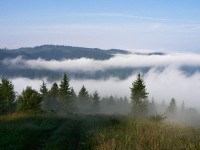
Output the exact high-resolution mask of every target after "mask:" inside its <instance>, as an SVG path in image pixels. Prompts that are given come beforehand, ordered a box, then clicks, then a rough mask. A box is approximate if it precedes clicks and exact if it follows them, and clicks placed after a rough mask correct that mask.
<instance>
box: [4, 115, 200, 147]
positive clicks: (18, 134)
mask: <svg viewBox="0 0 200 150" xmlns="http://www.w3.org/2000/svg"><path fill="white" fill-rule="evenodd" d="M0 149H1V150H4V149H5V150H6V149H11V150H21V149H29V150H31V149H45V150H49V149H52V150H61V149H69V150H75V149H98V150H114V149H125V150H128V149H138V150H140V149H148V150H151V149H152V150H156V149H157V150H160V149H170V150H171V149H172V150H173V149H175V150H176V149H191V150H198V149H200V131H199V129H195V128H192V127H181V126H177V125H170V124H166V123H159V122H152V121H149V120H136V119H132V118H128V117H123V116H106V115H96V116H95V115H68V116H62V117H60V116H57V115H52V114H12V115H6V116H1V117H0Z"/></svg>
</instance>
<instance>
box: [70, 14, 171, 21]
mask: <svg viewBox="0 0 200 150" xmlns="http://www.w3.org/2000/svg"><path fill="white" fill-rule="evenodd" d="M68 15H72V16H85V17H120V18H132V19H141V20H150V21H167V20H169V19H165V18H154V17H149V16H137V15H128V14H119V13H69V14H68Z"/></svg>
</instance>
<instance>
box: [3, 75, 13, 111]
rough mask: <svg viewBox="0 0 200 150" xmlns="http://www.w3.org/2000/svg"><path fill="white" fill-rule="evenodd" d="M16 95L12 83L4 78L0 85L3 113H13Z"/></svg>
mask: <svg viewBox="0 0 200 150" xmlns="http://www.w3.org/2000/svg"><path fill="white" fill-rule="evenodd" d="M15 98H16V94H15V91H14V86H13V84H12V82H11V81H9V80H8V79H6V78H2V80H1V84H0V105H1V106H0V109H1V110H0V111H1V112H2V113H7V112H12V111H14V109H15Z"/></svg>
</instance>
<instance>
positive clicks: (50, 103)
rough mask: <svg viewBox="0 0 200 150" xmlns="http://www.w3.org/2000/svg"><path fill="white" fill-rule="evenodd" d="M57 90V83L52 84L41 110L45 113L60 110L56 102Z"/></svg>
mask: <svg viewBox="0 0 200 150" xmlns="http://www.w3.org/2000/svg"><path fill="white" fill-rule="evenodd" d="M58 95H59V89H58V85H57V83H53V85H52V86H51V89H50V90H49V92H48V95H47V98H46V99H45V100H44V102H43V109H44V110H45V111H51V112H56V111H58V110H59V109H60V107H59V106H60V103H59V101H58Z"/></svg>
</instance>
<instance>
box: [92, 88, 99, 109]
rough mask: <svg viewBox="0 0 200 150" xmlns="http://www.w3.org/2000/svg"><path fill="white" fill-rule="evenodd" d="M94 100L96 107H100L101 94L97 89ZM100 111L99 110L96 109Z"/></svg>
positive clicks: (93, 96)
mask: <svg viewBox="0 0 200 150" xmlns="http://www.w3.org/2000/svg"><path fill="white" fill-rule="evenodd" d="M92 100H93V106H94V109H99V104H100V96H99V93H98V92H97V91H95V92H94V93H93V95H92ZM96 111H98V110H96Z"/></svg>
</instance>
